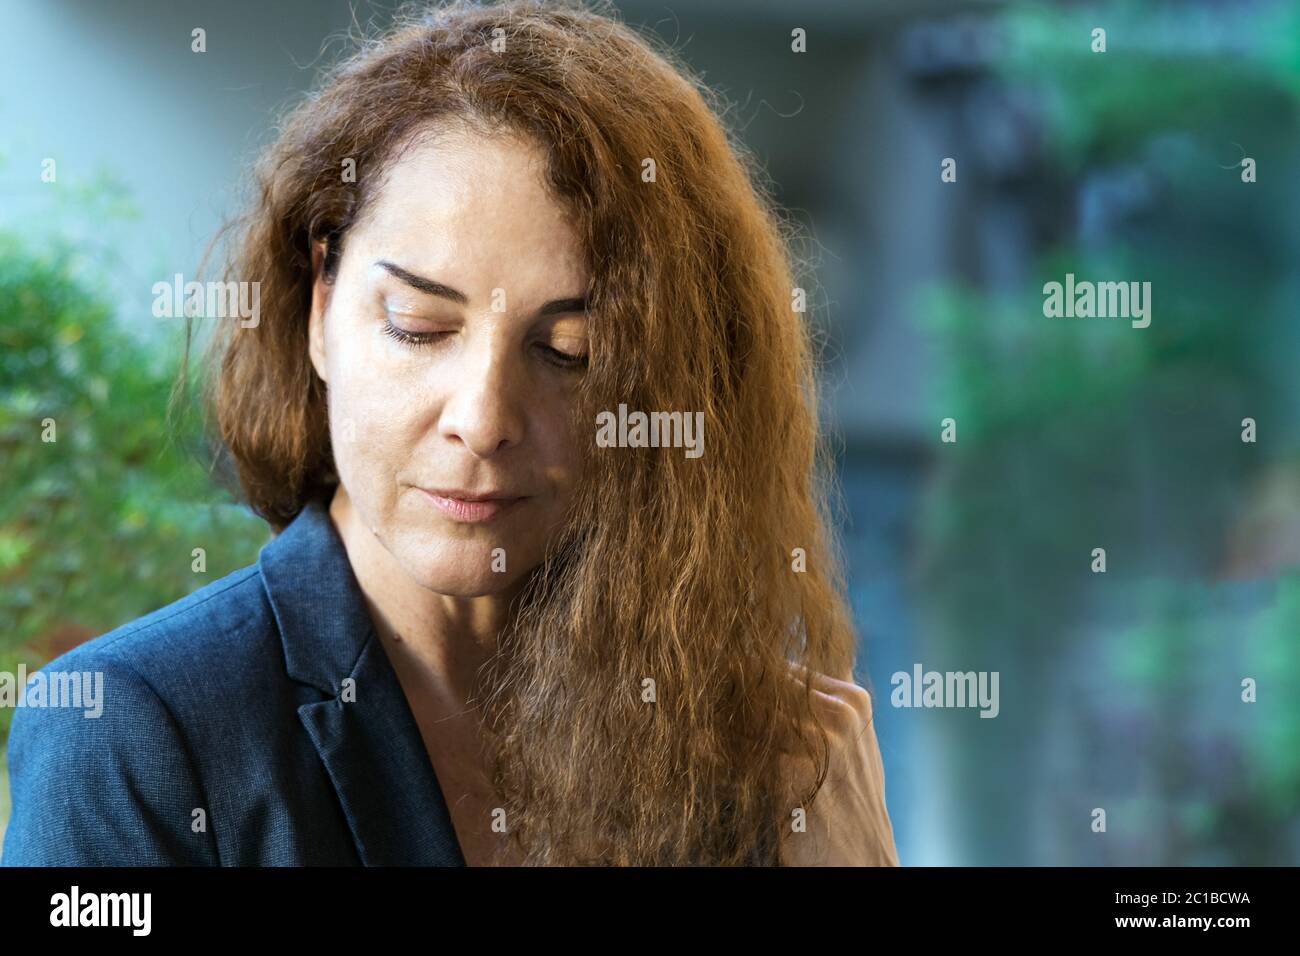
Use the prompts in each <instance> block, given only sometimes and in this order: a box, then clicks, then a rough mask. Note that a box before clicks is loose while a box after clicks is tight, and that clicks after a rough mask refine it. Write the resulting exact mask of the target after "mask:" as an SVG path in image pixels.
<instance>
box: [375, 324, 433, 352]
mask: <svg viewBox="0 0 1300 956" xmlns="http://www.w3.org/2000/svg"><path fill="white" fill-rule="evenodd" d="M383 331H384V334H385V335H387V336H388V337H389V338H390V339H396V340H397V341H398V342H401V343H402V344H403V345H409V346H412V347H417V348H418V347H419V346H422V345H432V344H433V343H434V342H436V341H438V339H440V338H442V337H443V336H444V335H448V334H449V333H447V332H412V331H411V330H410V329H404V328H402V327H401V326H398V325H394V324H393V321H392V319H385V320H384V330H383Z"/></svg>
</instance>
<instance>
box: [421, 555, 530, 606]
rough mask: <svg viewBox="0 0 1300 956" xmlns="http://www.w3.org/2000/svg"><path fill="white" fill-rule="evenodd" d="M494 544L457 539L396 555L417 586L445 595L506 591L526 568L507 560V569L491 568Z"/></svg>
mask: <svg viewBox="0 0 1300 956" xmlns="http://www.w3.org/2000/svg"><path fill="white" fill-rule="evenodd" d="M494 547H496V545H488V544H469V543H467V542H463V541H458V542H454V543H449V544H448V545H447V546H443V547H435V548H433V549H429V548H419V549H418V550H414V551H412V552H408V553H407V554H404V555H399V556H398V558H399V560H400V562H401V564H402V566H403V567H404V568H405V569H406V572H407V573H408V574H409V575H410V576H411V578H412V580H414V581H415V582H416V583H417V584H419V585H420V587H422V588H425V589H427V590H429V591H433V592H434V593H436V594H445V595H447V596H448V597H464V598H470V597H486V596H488V595H492V594H501V593H503V592H506V591H509V590H510V589H511V588H512V587H514V585H515V584H516V583H517V582H518V581H519V580H520V578H521V577H522V576H523V573H524V571H525V570H527V569H526V568H516V567H514V566H513V564H514V561H513V560H508V561H507V565H506V567H507V570H505V571H493V570H492V564H493V557H492V550H493V548H494Z"/></svg>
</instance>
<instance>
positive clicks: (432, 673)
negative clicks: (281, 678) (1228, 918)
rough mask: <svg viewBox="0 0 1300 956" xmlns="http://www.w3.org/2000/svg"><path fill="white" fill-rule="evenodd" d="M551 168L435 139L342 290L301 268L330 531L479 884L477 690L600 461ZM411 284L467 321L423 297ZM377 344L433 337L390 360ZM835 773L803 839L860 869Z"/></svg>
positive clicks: (411, 161) (863, 791)
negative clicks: (435, 496)
mask: <svg viewBox="0 0 1300 956" xmlns="http://www.w3.org/2000/svg"><path fill="white" fill-rule="evenodd" d="M544 162H545V160H544V154H543V153H542V152H541V150H540V149H539V148H538V147H537V146H535V145H534V144H532V143H530V142H528V141H526V140H521V139H519V138H516V137H514V136H511V135H509V134H504V133H502V134H494V135H492V136H484V135H483V134H482V133H478V132H472V131H470V130H468V129H465V128H463V127H459V126H451V127H444V128H443V129H442V130H441V131H440V132H439V134H438V136H437V137H436V138H434V137H424V138H420V139H417V140H415V141H414V142H413V143H412V145H411V146H410V148H408V149H407V150H405V151H403V152H402V153H401V154H400V156H399V157H398V158H397V159H396V160H395V161H394V162H393V163H392V164H391V165H390V167H389V169H388V172H387V177H386V179H385V181H384V183H383V185H382V187H381V188H380V189H379V191H378V193H377V194H376V196H374V197H373V198H372V200H371V202H370V204H369V206H368V208H367V210H366V212H365V214H364V215H363V216H362V218H361V219H360V220H359V221H358V222H357V223H356V224H354V225H353V226H352V228H351V229H350V230H349V232H348V235H347V239H346V242H345V244H344V247H343V254H342V257H341V260H340V263H339V268H338V272H337V275H336V277H335V279H334V281H333V282H327V281H326V279H325V277H324V272H323V268H322V266H323V261H324V251H325V250H324V247H323V246H318V247H317V248H315V249H314V250H313V266H314V269H315V273H316V278H315V282H314V285H313V292H312V305H311V316H310V321H309V336H308V339H309V341H308V348H309V351H310V356H311V361H312V365H313V367H314V368H315V370H316V373H317V374H318V375H319V376H320V378H321V379H322V380H323V381H324V382H325V383H326V391H327V395H328V405H329V418H330V434H331V439H332V441H333V445H334V449H335V464H336V467H337V469H338V473H339V478H340V485H339V488H338V490H337V492H336V494H335V496H334V498H333V500H332V502H331V504H330V515H331V518H332V519H333V521H334V523H335V526H336V527H337V528H338V530H339V535H340V537H341V538H342V541H343V544H344V546H345V548H346V550H347V553H348V557H349V560H350V562H351V565H352V568H353V571H354V573H355V574H356V577H357V580H358V583H359V584H360V586H361V590H362V592H363V593H364V595H365V599H366V603H367V605H368V608H369V610H370V613H371V616H372V618H373V619H374V622H375V628H376V632H377V633H378V634H379V636H380V640H381V642H382V645H383V647H384V649H385V651H386V652H387V654H388V657H389V659H390V661H392V664H393V667H394V670H395V671H396V673H397V676H398V679H399V681H400V683H401V685H402V689H403V691H404V693H405V695H406V698H407V700H408V702H409V704H410V706H411V710H412V713H413V715H414V716H415V719H416V723H417V724H418V725H419V727H420V732H421V735H422V737H423V739H424V743H425V746H426V748H427V749H428V751H429V756H430V760H431V761H432V763H433V766H434V771H435V773H436V774H437V776H438V781H439V784H440V785H441V787H442V790H443V793H444V796H445V797H446V799H447V803H448V807H449V809H450V811H451V816H452V823H453V826H454V827H455V829H456V833H457V837H458V839H459V841H460V844H461V847H462V850H463V851H464V854H465V858H466V861H467V862H469V863H470V864H471V865H475V864H480V863H489V862H492V863H512V862H516V859H515V856H514V853H513V850H511V849H510V848H509V844H508V841H507V840H506V838H505V837H504V835H502V834H497V833H494V832H492V830H491V826H490V823H491V813H492V809H493V808H494V807H496V806H499V801H498V800H497V798H496V796H495V794H494V793H493V792H492V787H491V784H490V780H489V778H488V773H487V765H486V760H485V757H484V754H483V750H482V734H481V724H480V719H479V716H478V714H477V709H476V704H475V701H476V699H477V697H478V689H477V688H476V673H477V670H478V668H479V666H480V665H481V664H482V663H483V662H484V660H486V659H487V657H488V656H489V655H490V654H491V653H492V650H493V648H494V647H495V644H496V640H497V636H498V634H499V633H500V631H501V629H502V627H503V625H504V623H505V622H506V620H507V619H508V616H509V609H510V603H511V601H512V600H513V599H514V598H515V597H516V596H517V595H518V593H519V590H520V588H521V587H522V585H523V583H524V581H525V579H526V575H527V574H528V572H529V571H530V570H532V569H533V568H535V567H536V566H537V565H538V564H539V563H540V561H541V559H542V557H543V553H544V549H545V546H546V542H547V541H548V540H549V539H550V537H551V535H552V534H554V532H555V530H556V529H557V528H558V527H559V525H560V523H561V521H562V520H563V517H564V513H565V508H566V506H567V504H568V502H569V500H570V499H571V496H572V493H573V489H574V484H575V481H576V478H577V469H578V462H579V450H580V448H581V447H582V446H581V445H580V442H582V441H584V440H585V441H591V440H592V439H591V432H590V431H589V430H588V431H586V432H582V431H580V430H579V428H578V427H577V425H576V423H575V422H574V421H573V414H572V413H573V409H574V403H575V391H576V388H577V385H578V383H579V382H580V381H581V376H582V374H583V368H582V366H581V364H580V362H575V361H574V360H575V359H578V360H581V359H583V358H584V357H585V355H586V351H587V347H588V343H587V321H588V318H587V314H586V311H585V308H584V307H583V303H582V302H581V300H582V299H583V297H584V295H585V293H586V291H587V289H588V284H589V280H590V273H589V272H588V269H587V265H586V260H585V256H584V254H583V250H582V246H581V243H580V241H579V237H578V235H577V233H576V231H575V229H574V227H573V224H572V223H571V221H570V219H569V218H568V216H567V215H566V212H565V210H564V209H563V207H562V206H561V205H560V204H559V203H558V202H557V201H556V200H555V198H554V197H553V196H552V194H551V193H550V192H549V191H548V189H547V187H546V185H545V182H544V168H545V167H544ZM383 263H387V264H388V265H387V266H386V265H383ZM421 280H430V281H432V282H435V283H439V284H441V285H442V286H444V287H449V288H450V289H452V290H455V292H458V293H460V294H461V296H459V297H455V298H457V299H463V301H453V300H452V299H451V298H448V297H445V296H439V295H436V294H432V293H431V292H429V291H428V290H427V289H426V290H423V291H422V290H420V289H417V288H415V287H414V286H413V284H412V282H415V283H416V284H419V283H420V281H421ZM575 300H576V301H575ZM557 303H558V304H557ZM389 323H391V324H392V325H394V326H396V327H397V329H398V330H404V331H406V332H408V333H414V334H417V335H434V334H436V337H431V338H430V340H429V341H428V342H426V343H423V344H414V343H411V342H404V341H399V340H398V339H396V338H394V336H393V334H392V333H391V332H386V327H387V325H388V324H389ZM421 488H426V489H442V490H460V491H467V492H485V491H494V492H504V493H506V494H508V495H510V496H513V497H517V498H518V499H519V500H517V501H515V502H513V503H512V504H511V505H510V507H509V508H508V509H506V510H505V511H503V512H501V513H500V514H498V515H496V516H495V517H493V518H492V519H491V520H489V521H485V522H480V523H466V522H464V521H460V520H456V519H455V518H454V517H452V516H449V515H448V514H447V513H445V512H444V511H443V510H442V509H440V508H439V507H437V506H436V504H435V503H434V502H433V501H432V500H431V499H430V498H429V496H428V495H426V494H425V493H424V492H423V491H421V490H420V489H421ZM495 549H503V550H504V558H505V568H506V570H505V571H504V572H501V571H499V570H495V569H494V558H496V559H497V563H496V565H495V567H497V568H499V566H500V564H499V560H500V555H501V552H497V551H495ZM859 690H860V688H859ZM863 693H865V692H863ZM870 739H871V740H872V741H873V742H874V735H871V736H870ZM844 763H845V766H846V767H847V768H848V772H849V776H848V779H849V781H850V783H849V784H847V785H845V786H843V787H841V788H838V789H837V790H836V791H835V793H836V795H839V794H841V793H843V794H844V795H845V802H844V806H843V808H842V809H841V810H839V811H836V810H835V809H834V807H833V806H831V804H832V802H833V801H832V800H831V799H830V798H829V795H828V794H824V795H823V796H822V797H820V798H819V799H818V801H817V807H816V808H815V810H814V811H813V812H812V813H811V814H810V818H812V817H814V816H815V817H816V818H817V819H824V820H825V821H826V822H825V827H826V829H827V831H828V832H829V833H830V834H831V835H832V836H835V835H837V834H838V835H840V836H841V837H842V839H843V840H844V841H845V842H846V843H847V844H848V846H849V847H851V848H858V847H862V846H866V845H868V844H870V843H871V840H869V839H866V838H865V837H864V834H863V832H862V831H863V827H864V826H865V827H868V828H870V830H869V832H870V833H874V832H875V830H876V829H878V822H879V821H878V817H879V816H880V814H881V813H883V802H882V803H881V804H880V806H879V808H878V812H876V811H875V809H874V808H872V809H873V812H871V813H868V814H867V815H866V816H863V817H858V816H856V814H858V813H860V812H861V811H862V809H863V807H864V806H867V807H871V803H870V800H871V798H870V794H872V793H880V794H882V795H883V785H881V786H879V787H878V788H877V787H876V783H877V777H878V776H879V774H878V773H876V772H875V771H874V770H872V767H873V765H872V764H871V762H870V761H869V760H866V759H864V754H863V753H860V752H858V751H855V750H852V749H849V747H848V745H846V747H845V756H844ZM854 764H862V765H863V767H865V768H866V775H865V776H864V774H863V770H862V768H859V769H858V770H857V771H854V769H853V765H854ZM878 765H879V754H878V750H877V751H876V755H875V764H874V766H875V767H878ZM855 774H856V775H855ZM873 774H874V775H873ZM882 799H883V797H882ZM885 823H886V826H887V824H888V818H887V816H886V817H885ZM811 828H812V827H811V824H810V829H811ZM810 844H811V841H803V842H802V844H801V848H800V850H799V851H797V852H795V853H794V854H793V855H791V856H790V860H791V862H796V863H801V862H807V863H816V862H833V861H835V860H838V859H840V858H842V857H847V858H850V859H853V860H855V861H856V862H872V861H874V860H876V859H877V858H878V857H879V856H880V855H881V854H880V853H878V852H875V851H873V852H869V853H857V854H856V855H855V853H854V852H853V850H852V849H850V850H843V851H835V850H832V851H831V855H830V856H829V857H828V856H826V855H825V848H823V850H821V851H817V850H814V849H813V848H812V847H811V845H810ZM892 846H893V842H892V835H891V836H889V847H890V849H891V850H892ZM804 847H806V848H804Z"/></svg>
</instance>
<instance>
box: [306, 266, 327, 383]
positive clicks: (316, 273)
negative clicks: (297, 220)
mask: <svg viewBox="0 0 1300 956" xmlns="http://www.w3.org/2000/svg"><path fill="white" fill-rule="evenodd" d="M311 275H312V279H311V315H310V316H309V317H308V320H307V352H308V354H309V355H310V356H311V364H312V367H313V368H314V369H316V374H317V375H318V376H320V380H321V381H322V382H325V381H328V379H327V378H326V377H325V313H326V312H328V311H329V301H330V289H331V286H330V283H328V282H326V281H325V243H324V242H323V241H322V242H313V243H312V245H311Z"/></svg>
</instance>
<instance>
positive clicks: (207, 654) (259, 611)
mask: <svg viewBox="0 0 1300 956" xmlns="http://www.w3.org/2000/svg"><path fill="white" fill-rule="evenodd" d="M273 626H274V617H273V615H272V614H271V609H270V606H269V604H268V602H267V599H266V591H265V589H264V588H263V586H262V579H261V576H260V574H259V573H258V569H257V565H249V566H248V567H245V568H240V569H239V570H238V571H235V572H232V573H231V574H228V575H226V576H225V577H224V578H220V579H218V580H216V581H213V582H212V583H211V584H208V585H205V586H204V587H201V588H199V589H198V590H197V591H194V592H192V593H191V594H188V595H186V596H185V597H183V598H180V599H179V600H177V601H173V602H172V603H171V604H168V605H166V606H165V607H161V608H159V609H158V610H156V611H152V612H150V613H148V614H145V615H143V616H142V617H138V618H136V619H135V620H133V621H129V622H128V623H126V624H123V625H122V626H121V627H118V628H115V629H113V630H111V631H109V632H107V633H106V634H102V635H100V636H99V637H96V638H94V639H93V640H90V641H87V642H86V643H84V644H82V645H80V646H79V647H76V648H74V649H72V650H71V651H68V652H67V653H66V654H63V655H61V656H60V657H57V658H55V659H54V660H52V661H50V663H49V664H47V665H45V668H43V669H50V670H57V669H62V670H75V669H79V668H81V667H82V666H83V665H85V664H86V663H87V662H94V661H99V662H117V663H119V664H123V665H128V666H133V667H135V668H136V669H138V670H139V671H140V673H141V674H142V675H148V674H149V673H150V672H153V671H156V670H157V669H159V668H160V667H167V666H171V665H175V664H181V663H200V662H202V660H203V659H205V658H208V659H212V658H215V657H217V656H219V655H221V654H222V653H224V652H226V651H228V650H229V649H230V648H229V645H230V644H232V643H237V642H238V641H240V640H241V638H245V637H248V636H249V635H250V634H251V633H254V632H257V631H264V630H266V629H268V628H270V627H273Z"/></svg>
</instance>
